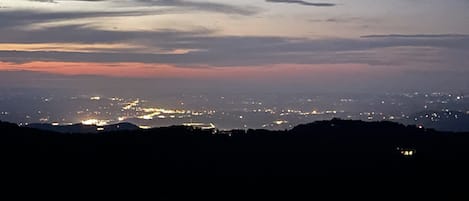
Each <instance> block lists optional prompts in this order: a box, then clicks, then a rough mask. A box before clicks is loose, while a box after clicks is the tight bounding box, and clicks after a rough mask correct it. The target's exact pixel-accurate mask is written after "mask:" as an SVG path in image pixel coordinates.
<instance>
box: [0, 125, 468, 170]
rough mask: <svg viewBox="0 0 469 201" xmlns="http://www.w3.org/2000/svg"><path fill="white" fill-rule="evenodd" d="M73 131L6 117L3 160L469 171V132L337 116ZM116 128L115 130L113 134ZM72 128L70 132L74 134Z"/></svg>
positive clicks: (0, 130) (0, 148) (0, 142)
mask: <svg viewBox="0 0 469 201" xmlns="http://www.w3.org/2000/svg"><path fill="white" fill-rule="evenodd" d="M118 125H119V126H118V127H117V125H112V126H110V127H108V128H105V129H106V131H107V132H99V133H96V127H87V126H79V125H75V126H74V127H68V128H67V129H70V130H73V131H77V132H83V131H84V130H87V129H89V130H90V131H92V132H91V133H96V134H78V133H76V134H63V133H59V132H63V131H61V130H60V129H58V128H59V127H57V128H55V127H54V129H58V130H55V131H57V132H53V131H45V130H39V129H35V128H42V129H47V130H53V129H52V128H49V127H47V126H45V125H31V127H34V128H26V127H18V126H17V125H16V124H11V123H5V122H0V158H1V160H3V161H23V162H24V161H29V162H31V161H41V162H44V161H55V162H57V161H82V162H85V161H88V162H91V161H96V160H105V161H149V162H151V163H152V164H154V166H155V169H153V170H154V173H156V174H162V175H168V174H169V175H171V174H174V175H185V174H187V175H412V174H417V175H419V174H421V175H428V174H442V175H446V174H465V175H467V174H469V172H468V171H467V168H468V167H469V133H449V132H437V131H434V130H429V129H425V128H418V127H416V126H404V125H401V124H397V123H392V122H362V121H351V120H339V119H333V120H331V121H318V122H314V123H310V124H305V125H299V126H297V127H295V128H293V129H291V130H288V131H268V130H231V131H218V132H215V131H214V130H210V129H205V130H204V129H199V128H196V127H187V126H172V127H164V128H154V129H147V130H143V129H139V128H138V127H136V126H134V125H131V124H118ZM113 129H114V131H113ZM70 130H69V131H70Z"/></svg>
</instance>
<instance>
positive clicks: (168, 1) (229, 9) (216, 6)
mask: <svg viewBox="0 0 469 201" xmlns="http://www.w3.org/2000/svg"><path fill="white" fill-rule="evenodd" d="M30 1H37V2H47V3H59V2H58V1H54V0H30ZM62 1H67V0H62ZM78 1H87V2H102V1H112V0H78ZM115 2H116V3H132V4H133V5H141V6H160V7H161V6H167V7H175V8H185V9H190V10H192V11H208V12H219V13H226V14H237V15H254V14H256V13H257V12H258V9H257V8H255V7H248V6H244V7H243V6H234V5H229V4H223V3H212V2H195V1H185V0H131V1H115Z"/></svg>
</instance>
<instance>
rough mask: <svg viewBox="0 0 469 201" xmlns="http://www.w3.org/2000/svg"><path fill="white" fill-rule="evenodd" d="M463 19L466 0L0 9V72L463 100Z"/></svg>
mask: <svg viewBox="0 0 469 201" xmlns="http://www.w3.org/2000/svg"><path fill="white" fill-rule="evenodd" d="M468 9H469V1H467V0H447V1H441V0H386V1H385V0H236V1H228V0H0V33H1V34H0V70H1V71H0V73H2V72H5V71H12V70H13V71H17V70H25V71H38V72H47V73H54V74H60V75H63V76H67V75H82V74H86V75H100V76H117V77H134V78H140V77H144V78H149V77H150V78H172V77H175V78H181V79H215V78H216V79H220V78H222V79H240V78H242V79H252V80H260V81H259V82H263V83H264V84H265V83H268V82H270V81H271V80H276V79H279V78H284V79H287V80H288V79H290V80H295V82H300V83H304V86H307V85H308V83H309V84H311V83H333V82H336V81H337V80H338V79H340V80H347V79H352V80H353V79H355V80H356V81H354V82H353V83H356V84H359V85H376V84H377V83H381V82H386V83H388V85H396V86H399V87H401V88H402V87H411V86H409V85H414V86H415V85H419V86H421V87H422V88H425V86H429V87H434V85H435V83H438V84H439V85H441V83H444V84H445V85H446V86H443V87H442V88H443V89H446V88H448V89H455V88H457V89H461V90H466V89H469V82H468V81H465V80H464V79H461V78H460V77H461V76H463V77H464V76H466V75H467V76H469V66H467V65H468V63H469V12H467V10H468ZM429 77H431V78H432V79H426V78H429ZM451 78H454V79H451ZM403 79H405V80H406V81H404V80H403ZM311 80H313V81H311ZM360 80H361V82H360ZM412 80H413V81H412ZM310 81H311V82H310Z"/></svg>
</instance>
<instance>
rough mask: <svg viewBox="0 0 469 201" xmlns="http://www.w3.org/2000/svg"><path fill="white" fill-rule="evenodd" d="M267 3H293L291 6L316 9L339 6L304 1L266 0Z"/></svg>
mask: <svg viewBox="0 0 469 201" xmlns="http://www.w3.org/2000/svg"><path fill="white" fill-rule="evenodd" d="M266 2H270V3H291V4H300V5H303V6H316V7H332V6H336V5H337V4H334V3H312V2H307V1H302V0H266Z"/></svg>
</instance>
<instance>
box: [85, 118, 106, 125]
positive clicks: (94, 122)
mask: <svg viewBox="0 0 469 201" xmlns="http://www.w3.org/2000/svg"><path fill="white" fill-rule="evenodd" d="M108 122H109V121H108V120H99V119H87V120H83V121H81V123H82V124H83V125H96V126H105V125H107V123H108Z"/></svg>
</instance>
